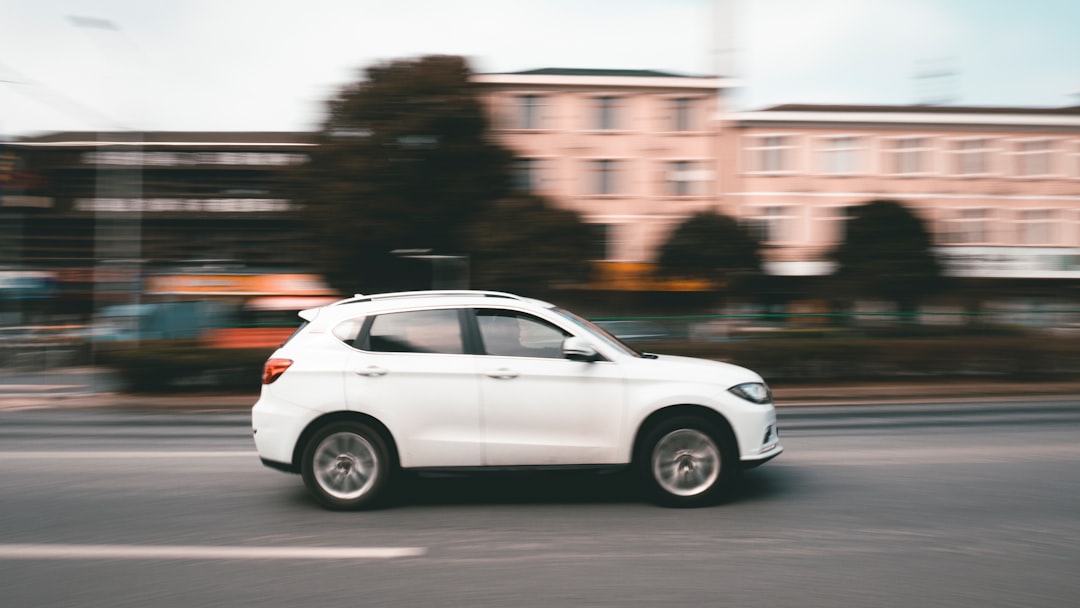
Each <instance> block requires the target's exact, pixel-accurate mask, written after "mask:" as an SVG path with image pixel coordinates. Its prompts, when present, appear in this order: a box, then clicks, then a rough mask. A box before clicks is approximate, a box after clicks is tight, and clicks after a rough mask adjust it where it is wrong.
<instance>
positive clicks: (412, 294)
mask: <svg viewBox="0 0 1080 608" xmlns="http://www.w3.org/2000/svg"><path fill="white" fill-rule="evenodd" d="M440 296H484V297H488V298H507V299H510V300H518V301H521V302H524V301H526V298H523V297H522V296H518V295H514V294H512V293H507V292H505V291H482V290H474V289H425V290H422V291H393V292H389V293H373V294H368V295H363V294H359V293H358V294H356V295H354V296H353V297H351V298H346V299H344V300H339V301H337V302H334V303H333V304H332V305H331V306H337V305H339V304H352V303H354V302H372V301H375V300H390V299H393V298H422V297H440Z"/></svg>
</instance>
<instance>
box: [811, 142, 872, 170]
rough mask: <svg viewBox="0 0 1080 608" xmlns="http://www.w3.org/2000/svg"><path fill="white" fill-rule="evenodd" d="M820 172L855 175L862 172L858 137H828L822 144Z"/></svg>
mask: <svg viewBox="0 0 1080 608" xmlns="http://www.w3.org/2000/svg"><path fill="white" fill-rule="evenodd" d="M821 172H822V173H824V174H826V175H855V174H857V173H861V172H862V149H861V147H860V140H859V138H858V137H852V136H840V137H828V138H825V140H824V141H823V142H822V150H821Z"/></svg>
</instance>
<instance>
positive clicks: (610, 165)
mask: <svg viewBox="0 0 1080 608" xmlns="http://www.w3.org/2000/svg"><path fill="white" fill-rule="evenodd" d="M589 172H590V176H589V183H590V184H591V187H590V194H618V193H619V187H620V184H619V161H617V160H611V159H603V160H593V161H589Z"/></svg>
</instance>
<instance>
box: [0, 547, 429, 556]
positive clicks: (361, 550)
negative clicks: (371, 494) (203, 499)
mask: <svg viewBox="0 0 1080 608" xmlns="http://www.w3.org/2000/svg"><path fill="white" fill-rule="evenodd" d="M426 553H427V549H425V548H423V547H243V546H213V545H207V546H200V545H59V544H57V545H54V544H10V545H5V544H0V559H20V560H22V559H27V560H29V559H50V560H53V559H231V560H248V559H252V560H253V559H276V560H284V559H303V560H333V559H395V558H401V557H420V556H423V555H425V554H426Z"/></svg>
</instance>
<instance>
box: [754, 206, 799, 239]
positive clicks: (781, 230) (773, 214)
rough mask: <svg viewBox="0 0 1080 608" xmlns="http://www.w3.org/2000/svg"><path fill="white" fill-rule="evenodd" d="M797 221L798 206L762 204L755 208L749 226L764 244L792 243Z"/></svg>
mask: <svg viewBox="0 0 1080 608" xmlns="http://www.w3.org/2000/svg"><path fill="white" fill-rule="evenodd" d="M798 221H799V216H798V208H797V207H795V206H794V205H764V206H762V207H758V208H757V209H755V213H754V216H753V217H752V218H751V221H750V227H751V230H752V231H753V232H754V235H755V236H756V237H757V238H758V240H760V241H761V242H762V243H764V244H780V243H792V242H794V241H795V235H796V232H797V230H798Z"/></svg>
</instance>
